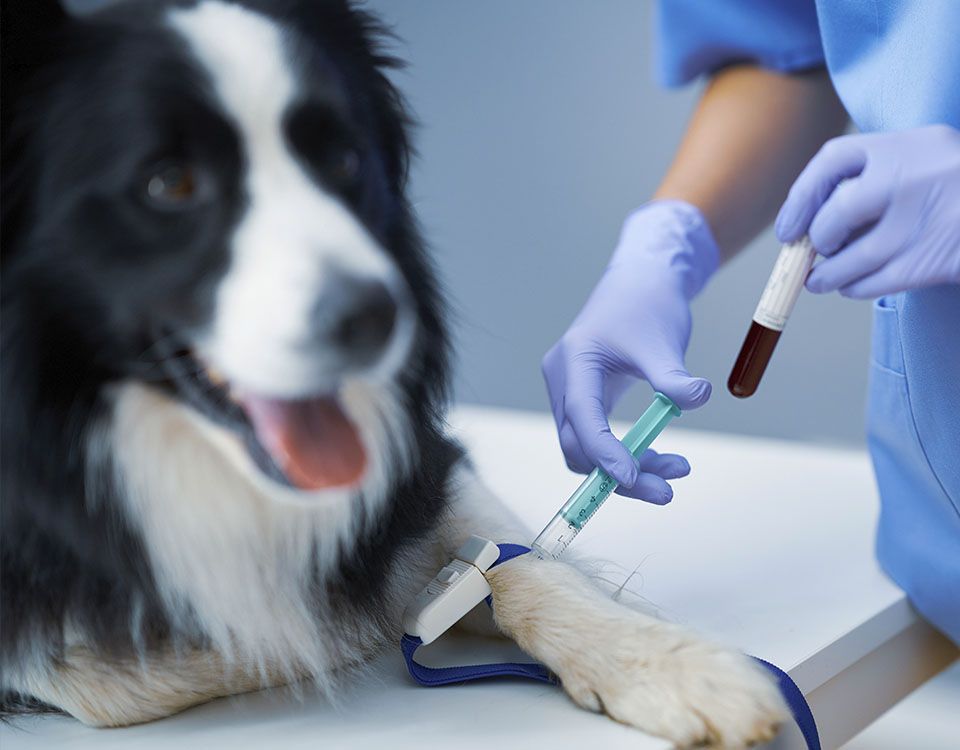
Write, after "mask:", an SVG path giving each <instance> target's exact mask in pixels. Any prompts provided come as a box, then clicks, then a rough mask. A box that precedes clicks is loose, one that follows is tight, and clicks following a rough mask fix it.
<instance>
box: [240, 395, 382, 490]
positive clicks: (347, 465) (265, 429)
mask: <svg viewBox="0 0 960 750" xmlns="http://www.w3.org/2000/svg"><path fill="white" fill-rule="evenodd" d="M238 400H239V401H240V403H241V405H242V406H243V408H244V410H245V411H246V413H247V417H248V418H249V419H250V421H251V422H252V423H253V429H254V431H255V432H256V434H257V439H258V440H259V441H260V444H261V445H262V446H263V447H264V448H265V449H266V450H267V452H268V453H269V454H270V456H271V457H272V458H273V461H274V463H276V464H277V466H279V467H280V469H281V470H282V471H283V473H284V474H286V476H287V478H288V479H289V480H290V481H291V482H292V483H293V484H294V485H295V486H296V487H299V488H300V489H302V490H320V489H324V488H327V487H340V486H343V485H347V484H353V483H354V482H356V481H357V480H359V479H360V477H361V476H363V470H364V468H365V467H366V464H367V456H366V453H365V452H364V450H363V444H362V443H361V442H360V436H359V435H358V434H357V429H356V427H354V426H353V425H352V424H351V423H350V421H349V420H348V419H347V415H346V414H344V413H343V410H342V409H341V408H340V405H339V404H338V403H337V402H336V400H335V399H333V398H315V399H309V400H306V401H279V400H276V399H269V398H261V397H259V396H253V395H249V394H243V395H241V396H240V397H239V399H238Z"/></svg>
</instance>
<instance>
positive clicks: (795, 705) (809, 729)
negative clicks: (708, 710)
mask: <svg viewBox="0 0 960 750" xmlns="http://www.w3.org/2000/svg"><path fill="white" fill-rule="evenodd" d="M752 658H753V660H754V661H756V662H758V663H760V664H762V665H763V666H765V667H766V668H767V669H768V670H770V672H772V673H773V676H774V677H776V678H777V684H778V685H779V686H780V692H781V693H782V694H783V698H784V700H785V701H786V702H787V705H788V706H789V707H790V713H792V714H793V720H794V721H795V722H797V726H798V727H800V733H801V734H802V735H803V739H804V740H806V742H807V750H820V732H819V731H817V720H816V719H814V718H813V711H811V710H810V704H809V703H807V699H806V698H805V697H804V695H803V692H802V691H801V690H800V688H799V687H797V683H795V682H794V681H793V678H791V677H790V675H788V674H787V673H786V672H784V671H783V670H782V669H780V667H778V666H777V665H776V664H771V663H770V662H768V661H765V660H764V659H761V658H760V657H759V656H754V657H752Z"/></svg>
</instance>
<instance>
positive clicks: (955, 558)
mask: <svg viewBox="0 0 960 750" xmlns="http://www.w3.org/2000/svg"><path fill="white" fill-rule="evenodd" d="M658 31H659V39H658V46H659V50H658V64H659V75H660V77H661V79H662V81H663V82H664V83H665V84H666V85H669V86H679V85H681V84H685V83H687V82H689V81H691V80H693V79H695V78H697V77H698V76H700V75H706V76H708V78H709V80H708V83H707V86H706V89H705V91H704V93H703V96H702V97H701V99H700V102H699V104H698V106H697V108H696V110H695V112H694V114H693V116H692V118H691V120H690V123H689V125H688V127H687V131H686V134H685V136H684V138H683V141H682V143H681V145H680V147H679V150H678V151H677V154H676V156H675V158H674V160H673V163H672V165H671V166H670V168H669V170H668V171H667V174H666V176H665V177H664V179H663V181H662V183H661V185H660V187H659V189H658V190H657V192H656V193H655V195H654V198H653V200H651V201H650V202H649V203H647V204H645V205H644V206H641V207H640V208H639V209H637V210H636V211H634V213H632V214H631V215H630V216H629V217H628V218H627V220H626V222H625V224H624V226H623V230H622V233H621V236H620V241H619V244H618V246H617V248H616V250H615V251H614V253H613V256H612V259H611V261H610V264H609V266H608V268H607V270H606V272H605V273H604V275H603V277H602V278H601V279H600V281H599V283H598V284H597V286H596V288H595V290H594V292H593V294H592V295H591V296H590V298H589V299H588V300H587V303H586V305H585V306H584V307H583V310H582V311H581V312H580V313H579V315H578V317H577V318H576V320H575V321H574V323H573V324H572V325H571V327H570V329H569V330H568V331H567V332H566V333H565V334H564V336H563V337H562V338H561V339H560V341H559V342H558V343H557V344H556V345H555V346H554V347H553V348H552V349H551V350H550V351H549V352H548V353H547V355H546V357H545V358H544V363H543V371H544V376H545V378H546V383H547V388H548V391H549V394H550V400H551V404H552V407H553V413H554V417H555V419H556V422H557V428H558V431H559V434H560V442H561V446H562V448H563V452H564V454H565V456H566V458H567V461H568V463H569V464H570V466H571V467H573V468H575V469H578V470H581V471H585V470H588V469H589V468H591V467H592V466H595V465H600V466H602V467H603V468H604V469H606V470H607V471H608V472H609V473H610V474H611V475H613V476H614V477H615V478H616V479H617V480H618V481H619V482H620V485H621V487H622V488H626V489H625V492H624V494H628V495H630V496H633V497H637V498H641V499H644V500H650V501H653V502H661V503H663V502H668V501H669V500H670V497H671V496H672V493H671V490H670V488H669V486H668V485H667V484H666V482H665V480H666V479H671V478H674V477H676V476H680V475H682V473H685V471H686V470H687V467H686V466H685V465H680V462H679V460H677V459H674V460H667V458H668V457H666V456H664V457H656V456H652V455H651V456H650V457H648V458H647V459H646V460H644V461H641V462H640V463H639V464H637V463H636V462H634V460H633V459H632V458H631V457H630V455H629V454H628V453H627V452H626V450H625V449H624V448H623V447H622V446H621V445H620V444H619V442H618V441H617V440H616V439H615V438H614V437H613V436H612V435H611V433H610V430H609V426H608V424H607V414H608V413H609V410H610V408H611V406H612V405H613V402H614V401H615V400H616V398H617V397H618V396H619V395H620V393H622V392H623V390H624V388H625V387H626V386H627V385H628V384H629V383H630V382H631V381H632V380H634V379H637V378H640V379H644V380H647V381H648V382H649V383H650V384H651V385H652V386H653V387H654V388H656V389H657V390H660V391H663V392H664V393H666V394H667V395H668V396H670V398H672V399H673V400H674V401H676V403H677V404H678V405H679V406H680V407H681V408H682V409H692V408H696V407H699V406H702V405H703V404H704V403H706V401H707V399H709V397H710V392H711V386H710V383H709V382H708V381H707V380H705V379H703V378H698V377H693V376H691V375H690V373H688V372H687V369H686V367H685V366H684V353H685V351H686V347H687V342H688V339H689V337H690V326H691V315H690V307H689V303H690V300H691V299H692V298H693V297H694V296H695V295H696V294H697V293H698V292H699V291H700V290H701V289H702V288H703V287H704V286H705V285H706V284H707V283H708V281H709V280H710V277H711V276H712V275H713V273H714V272H715V271H716V270H717V268H718V266H720V265H721V264H722V263H723V262H724V261H727V260H729V259H730V258H731V257H733V256H734V255H735V254H736V253H737V252H738V251H739V250H740V249H741V248H743V247H744V245H746V244H747V243H748V241H749V240H750V239H751V238H753V237H754V236H755V235H756V234H757V233H758V232H759V231H760V230H761V229H762V228H763V227H764V226H765V225H766V224H767V223H768V222H769V221H770V220H771V219H772V218H773V216H774V214H775V212H776V211H777V208H778V206H779V214H778V215H777V219H776V233H777V237H778V238H779V239H780V240H781V241H783V242H788V241H792V240H796V239H798V238H800V237H801V236H802V235H804V234H805V233H808V234H809V236H810V239H811V241H812V242H813V245H814V246H815V248H816V250H817V251H818V254H819V256H820V257H819V264H818V265H817V266H816V267H815V268H814V270H813V272H812V273H811V274H810V276H809V278H808V280H807V289H808V290H809V291H811V292H814V293H815V294H826V293H834V292H838V293H840V294H841V295H843V296H845V297H850V298H853V299H861V300H865V299H871V300H874V302H873V305H874V325H873V361H872V363H871V370H870V385H869V404H868V420H867V423H868V424H867V429H868V440H869V446H870V451H871V454H872V457H873V464H874V468H875V472H876V476H877V480H878V483H879V487H880V497H881V515H880V523H879V529H878V534H877V545H876V549H877V555H878V558H879V560H880V563H881V564H882V566H883V568H884V569H885V570H886V571H887V573H888V574H889V575H890V576H891V577H892V578H893V579H894V580H895V581H896V582H897V583H898V584H899V585H900V586H901V587H903V589H904V590H905V591H906V592H907V594H908V595H909V597H910V598H911V600H912V601H913V603H914V605H915V606H916V607H917V609H918V610H919V611H920V612H921V613H923V614H924V615H925V616H926V617H927V618H928V619H929V620H930V621H931V622H932V623H933V624H934V625H936V626H937V627H938V628H939V629H941V630H942V631H943V632H944V633H946V634H947V635H948V636H950V637H951V638H952V639H953V640H954V641H956V642H957V643H960V130H958V128H960V44H958V43H957V34H958V31H960V2H957V1H956V0H850V1H849V2H843V3H839V2H833V1H832V0H778V2H769V0H714V2H709V3H704V2H701V1H700V0H662V2H661V3H660V4H659V15H658ZM848 117H849V119H852V120H853V122H854V124H855V125H856V126H857V128H858V129H859V131H860V133H859V134H855V135H843V134H842V133H843V132H844V130H845V129H846V127H847V123H848ZM798 173H799V177H797V174H798ZM842 180H847V181H846V182H844V183H843V184H842V185H839V184H840V182H841V181H842ZM791 183H792V186H791ZM838 185H839V187H838ZM788 189H789V193H788ZM784 195H787V198H786V201H785V202H783V203H782V206H780V205H779V203H780V201H781V200H782V198H783V196H784ZM771 262H772V258H771ZM758 291H759V290H758ZM625 311H626V312H625ZM733 354H734V353H733V352H731V357H732V356H733ZM815 354H816V353H815V352H811V356H813V355H815ZM832 366H835V365H834V363H827V365H826V367H825V368H824V372H823V375H824V380H823V382H820V383H811V384H810V387H811V388H817V387H819V388H829V387H830V384H829V373H830V370H829V368H830V367H832ZM837 502H838V503H842V502H843V498H837ZM829 522H830V519H828V518H827V519H824V523H825V524H828V523H829ZM811 542H815V540H811Z"/></svg>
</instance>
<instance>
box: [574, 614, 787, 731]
mask: <svg viewBox="0 0 960 750" xmlns="http://www.w3.org/2000/svg"><path fill="white" fill-rule="evenodd" d="M635 614H636V613H633V612H629V611H625V612H624V613H623V617H622V618H619V619H618V620H617V621H613V622H611V621H610V620H609V619H605V622H604V623H603V629H602V631H600V633H601V634H600V638H599V639H598V640H595V641H594V642H593V643H592V645H590V646H589V647H588V648H587V649H585V651H586V653H582V654H571V655H570V656H569V657H566V658H563V659H562V660H561V661H560V662H558V663H557V665H556V671H557V675H558V676H559V677H560V679H561V681H562V683H563V687H564V689H565V690H566V691H567V693H568V694H569V695H570V697H571V698H572V699H573V700H574V702H576V703H577V704H578V705H580V706H583V707H584V708H587V709H589V710H592V711H602V712H604V713H606V714H607V715H608V716H610V717H611V718H613V719H615V720H616V721H619V722H622V723H624V724H629V725H631V726H635V727H637V728H639V729H642V730H643V731H645V732H649V733H651V734H656V735H659V736H661V737H665V738H667V739H669V740H671V741H672V742H674V743H675V744H676V745H678V746H680V747H688V746H692V745H700V744H712V745H718V746H720V747H730V748H736V747H746V746H749V745H752V744H755V743H758V742H764V741H767V740H771V739H773V737H774V736H775V735H776V732H777V727H778V726H779V724H780V723H781V722H782V721H783V720H784V719H785V718H786V717H787V715H788V714H787V710H786V707H785V705H784V702H783V699H782V697H781V695H780V692H779V690H778V689H777V687H776V685H775V684H774V683H773V681H772V680H771V679H770V677H769V675H768V674H767V673H766V672H765V671H764V670H763V668H762V667H760V666H759V665H757V664H756V663H755V662H753V661H752V660H751V659H749V658H748V657H746V656H744V655H742V654H740V653H737V652H736V651H732V650H729V649H726V648H723V647H720V646H717V645H714V644H712V643H709V642H706V641H703V640H702V639H699V638H697V637H696V636H694V635H693V634H691V633H689V632H686V631H685V630H683V629H681V628H678V627H674V626H670V625H666V624H663V623H653V624H651V623H650V622H649V621H647V618H646V617H644V616H642V615H637V616H636V617H634V616H633V615H635Z"/></svg>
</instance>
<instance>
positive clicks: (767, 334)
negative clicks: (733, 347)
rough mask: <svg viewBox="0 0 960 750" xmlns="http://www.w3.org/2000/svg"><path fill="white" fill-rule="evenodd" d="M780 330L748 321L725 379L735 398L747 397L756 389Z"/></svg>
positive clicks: (778, 337) (778, 338)
mask: <svg viewBox="0 0 960 750" xmlns="http://www.w3.org/2000/svg"><path fill="white" fill-rule="evenodd" d="M780 333H781V332H780V331H774V330H773V329H771V328H767V327H766V326H762V325H760V324H759V323H757V322H756V321H751V322H750V330H749V331H747V337H746V338H745V339H744V340H743V346H741V347H740V355H739V356H738V357H737V361H736V364H734V366H733V370H732V371H731V373H730V378H729V380H727V388H728V389H729V391H730V393H732V394H733V395H734V396H736V397H737V398H747V397H748V396H752V395H753V394H754V393H756V391H757V386H758V385H760V378H762V377H763V372H764V370H766V369H767V364H769V362H770V357H771V356H772V355H773V350H774V349H775V348H776V346H777V341H779V340H780Z"/></svg>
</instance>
